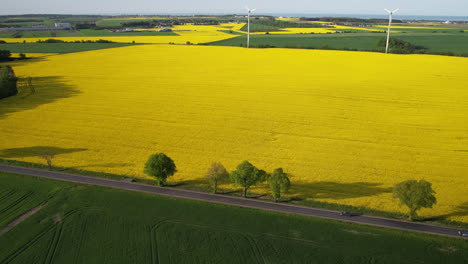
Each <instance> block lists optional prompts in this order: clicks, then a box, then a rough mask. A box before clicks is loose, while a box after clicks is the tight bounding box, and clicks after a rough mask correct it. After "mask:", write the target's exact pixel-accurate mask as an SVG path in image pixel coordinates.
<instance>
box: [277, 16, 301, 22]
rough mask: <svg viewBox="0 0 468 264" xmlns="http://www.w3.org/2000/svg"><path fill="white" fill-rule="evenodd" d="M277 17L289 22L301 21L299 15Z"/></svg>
mask: <svg viewBox="0 0 468 264" xmlns="http://www.w3.org/2000/svg"><path fill="white" fill-rule="evenodd" d="M275 19H276V20H279V21H288V22H297V21H299V18H298V17H277V18H275Z"/></svg>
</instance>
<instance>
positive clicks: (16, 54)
mask: <svg viewBox="0 0 468 264" xmlns="http://www.w3.org/2000/svg"><path fill="white" fill-rule="evenodd" d="M20 54H21V53H11V57H14V58H19V56H20ZM23 54H25V55H26V58H36V57H44V56H51V55H57V53H23Z"/></svg>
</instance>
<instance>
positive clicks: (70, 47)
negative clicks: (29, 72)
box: [0, 43, 138, 53]
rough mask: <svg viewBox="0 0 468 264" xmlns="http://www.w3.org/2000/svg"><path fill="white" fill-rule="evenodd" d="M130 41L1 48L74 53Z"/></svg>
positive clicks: (5, 45)
mask: <svg viewBox="0 0 468 264" xmlns="http://www.w3.org/2000/svg"><path fill="white" fill-rule="evenodd" d="M132 45H138V44H130V43H128V44H127V43H8V44H0V50H9V51H10V52H14V53H22V52H23V53H72V52H80V51H88V50H98V49H108V48H118V47H126V46H132Z"/></svg>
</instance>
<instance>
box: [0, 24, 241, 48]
mask: <svg viewBox="0 0 468 264" xmlns="http://www.w3.org/2000/svg"><path fill="white" fill-rule="evenodd" d="M243 25H244V24H234V27H235V29H233V30H237V28H239V29H240V28H242V27H243ZM157 30H159V29H157ZM172 30H173V31H174V33H176V34H177V35H178V36H122V37H110V36H100V37H86V36H80V37H55V38H53V37H47V38H0V40H4V41H6V42H8V43H18V42H23V41H25V42H27V43H32V42H37V41H38V40H46V39H59V40H63V41H67V42H73V41H82V40H91V41H96V40H100V39H105V40H110V41H114V42H119V43H132V42H133V41H135V42H136V43H153V44H168V43H175V44H186V43H187V42H191V43H194V44H199V43H207V42H213V41H219V40H224V39H229V38H233V37H237V35H233V34H229V33H225V32H221V31H220V30H229V29H227V28H225V27H223V26H222V25H219V26H204V25H201V26H199V25H180V26H174V27H173V28H172Z"/></svg>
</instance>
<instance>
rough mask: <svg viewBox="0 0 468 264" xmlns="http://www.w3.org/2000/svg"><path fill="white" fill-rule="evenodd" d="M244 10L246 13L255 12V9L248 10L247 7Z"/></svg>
mask: <svg viewBox="0 0 468 264" xmlns="http://www.w3.org/2000/svg"><path fill="white" fill-rule="evenodd" d="M245 10H247V12H248V13H252V12H255V10H257V9H249V8H248V7H247V6H246V7H245Z"/></svg>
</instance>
